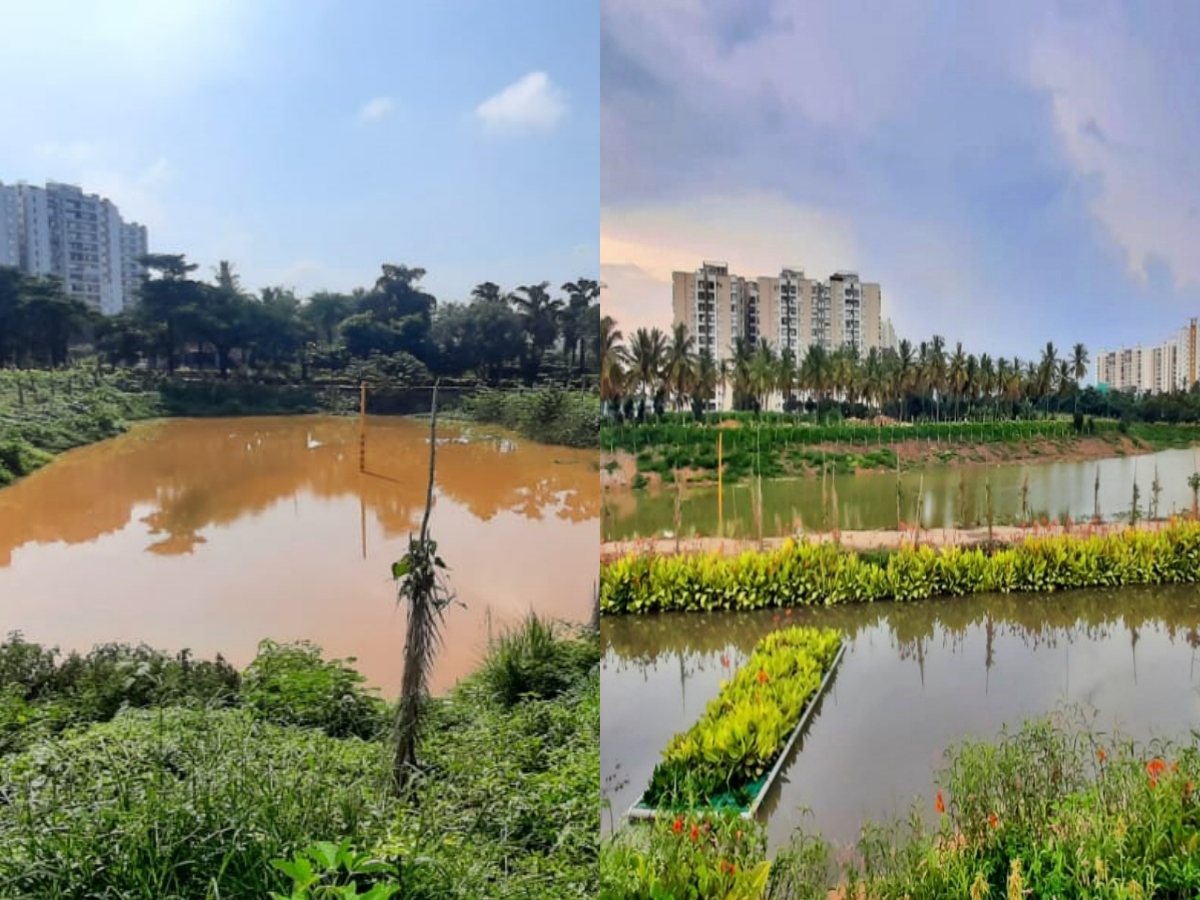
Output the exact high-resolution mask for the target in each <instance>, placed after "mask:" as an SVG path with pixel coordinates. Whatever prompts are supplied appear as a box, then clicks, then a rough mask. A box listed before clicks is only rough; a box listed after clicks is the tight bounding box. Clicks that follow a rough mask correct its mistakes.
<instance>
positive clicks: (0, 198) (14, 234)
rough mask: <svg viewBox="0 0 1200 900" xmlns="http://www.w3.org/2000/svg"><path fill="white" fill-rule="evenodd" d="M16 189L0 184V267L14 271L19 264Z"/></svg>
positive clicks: (19, 247)
mask: <svg viewBox="0 0 1200 900" xmlns="http://www.w3.org/2000/svg"><path fill="white" fill-rule="evenodd" d="M17 203H18V200H17V189H16V188H15V187H5V186H4V185H2V184H0V266H8V267H9V268H12V269H15V268H17V267H18V266H19V265H20V263H21V245H20V242H19V241H18V239H17V238H18V231H17V221H18V219H17Z"/></svg>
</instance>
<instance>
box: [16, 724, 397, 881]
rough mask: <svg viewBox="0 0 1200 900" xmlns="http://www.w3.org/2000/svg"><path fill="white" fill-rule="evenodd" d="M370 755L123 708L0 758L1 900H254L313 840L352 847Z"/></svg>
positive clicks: (362, 748)
mask: <svg viewBox="0 0 1200 900" xmlns="http://www.w3.org/2000/svg"><path fill="white" fill-rule="evenodd" d="M379 751H380V748H379V747H378V746H377V745H371V744H365V743H362V742H359V741H338V740H333V739H331V738H329V737H326V736H325V735H322V734H320V733H319V732H317V731H312V730H309V731H304V730H296V729H291V730H289V729H282V728H278V727H276V726H271V725H264V724H263V723H261V722H257V721H255V720H254V718H253V717H251V716H250V715H248V714H247V713H245V712H244V711H240V710H203V709H197V710H185V709H169V710H157V711H131V712H126V713H123V714H122V715H120V716H119V717H117V718H116V719H115V720H114V721H112V722H108V723H105V724H101V725H94V726H92V727H90V728H89V729H87V730H86V731H82V732H79V733H76V734H72V735H68V736H64V737H63V738H60V739H59V740H56V741H51V742H46V743H43V744H40V745H39V746H38V747H37V748H36V749H35V750H32V751H30V752H28V753H24V754H21V755H19V756H15V757H10V758H9V759H7V760H0V784H3V785H4V796H5V799H6V802H5V803H4V804H0V846H2V847H3V850H4V852H3V853H0V895H2V896H21V897H47V898H50V897H85V896H86V897H102V896H104V897H131V898H133V897H146V898H150V897H164V898H165V897H206V896H221V897H263V896H266V895H267V893H268V892H269V891H270V890H272V889H282V888H283V886H284V884H283V882H284V879H283V876H282V874H281V873H279V872H278V871H276V870H274V869H272V868H271V867H270V861H271V860H272V859H275V858H278V857H280V856H285V855H287V854H289V853H291V852H292V851H293V850H294V849H296V848H297V847H299V846H302V845H304V844H306V843H308V842H309V841H310V840H312V839H313V836H314V835H325V834H336V835H344V836H346V837H347V838H350V839H352V840H360V841H361V840H364V839H365V837H366V835H367V834H368V833H371V832H372V831H373V829H374V827H375V823H376V822H377V819H378V816H379V809H378V808H377V801H376V799H375V798H377V797H379V796H380V795H381V791H380V785H381V784H382V783H383V776H384V768H383V765H382V763H383V759H382V756H381V753H380V752H379Z"/></svg>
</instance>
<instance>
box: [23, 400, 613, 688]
mask: <svg viewBox="0 0 1200 900" xmlns="http://www.w3.org/2000/svg"><path fill="white" fill-rule="evenodd" d="M428 435H429V426H428V423H423V422H419V421H412V420H407V419H399V418H393V419H372V420H371V421H370V429H369V436H368V442H367V448H368V449H367V469H368V473H369V474H361V473H360V472H359V471H358V424H357V420H354V419H345V418H335V417H323V416H311V417H309V416H304V417H289V418H245V419H208V420H172V421H165V422H158V423H147V424H142V425H139V426H137V427H135V428H134V429H133V430H132V431H131V432H129V433H128V434H126V435H124V436H122V437H120V438H117V439H115V440H111V441H105V442H103V443H100V444H95V445H92V446H89V447H84V448H81V449H79V450H75V451H72V452H70V453H68V454H65V455H64V456H63V457H61V458H60V459H58V460H57V461H55V462H54V463H52V464H51V465H50V466H48V467H46V468H45V469H42V470H41V471H39V472H36V473H34V474H33V475H32V476H30V477H29V478H26V479H24V480H22V481H20V482H18V483H17V484H15V485H13V486H11V487H8V488H5V489H4V490H0V633H2V632H8V631H12V630H20V631H22V632H24V634H25V636H26V638H27V639H29V640H33V641H38V642H42V643H45V644H48V645H55V644H56V645H58V646H60V647H61V648H63V649H64V650H68V649H80V650H86V649H89V648H90V647H92V646H93V645H94V644H96V643H100V642H106V641H126V642H133V643H137V642H144V643H147V644H149V645H151V646H154V647H157V648H160V649H164V650H169V651H174V650H179V649H182V648H184V647H188V648H191V649H192V650H193V651H194V652H195V654H196V655H198V656H201V657H211V656H212V655H213V654H215V653H218V652H220V653H222V654H224V655H225V657H226V658H227V659H229V660H230V661H231V662H233V663H234V664H235V665H243V664H245V663H247V662H248V661H249V660H250V659H252V658H253V656H254V652H255V647H256V645H257V642H258V641H259V640H260V639H262V638H273V639H275V640H280V641H285V640H296V639H311V640H314V641H316V642H317V643H319V644H320V645H321V646H322V647H323V648H324V649H325V651H326V654H327V655H329V656H337V657H347V656H354V657H357V659H358V663H357V666H358V668H359V669H360V671H362V672H363V674H364V675H366V676H367V677H368V679H369V680H370V681H371V683H373V684H375V685H377V686H379V687H381V688H383V689H384V691H385V692H386V693H388V694H389V695H390V694H392V693H394V692H395V691H396V690H397V689H398V687H399V683H400V674H401V666H400V659H401V656H402V653H403V644H404V616H403V613H402V612H401V611H400V610H398V609H397V607H396V594H395V586H394V584H393V582H392V579H391V575H390V569H391V564H392V562H393V561H394V560H396V559H397V558H399V557H400V556H401V555H402V554H403V553H404V552H405V550H406V548H407V540H408V535H409V534H410V533H411V532H415V531H417V530H418V529H419V527H420V519H421V514H422V511H423V508H424V503H425V489H426V480H427V478H428V466H429V462H428ZM439 436H440V437H443V438H446V439H447V440H446V441H445V442H440V443H439V450H438V456H437V490H436V495H435V496H436V499H435V507H434V512H433V516H432V520H431V530H432V533H433V536H434V538H435V539H436V540H437V541H438V544H439V553H440V555H441V556H443V557H444V558H445V559H446V561H447V563H448V564H449V565H450V567H451V572H450V576H451V584H452V586H453V588H454V589H455V591H456V592H457V595H458V598H459V599H460V600H461V601H462V602H463V603H464V604H465V605H466V609H462V608H460V607H457V606H455V607H451V608H450V609H448V610H447V612H446V625H445V629H444V635H445V647H444V648H443V649H442V651H441V653H440V655H439V658H438V662H437V665H436V668H435V670H434V672H433V678H432V688H433V690H435V691H438V692H440V691H444V690H445V689H447V688H448V687H450V686H451V685H452V684H453V683H454V681H455V680H457V679H458V678H459V677H461V676H462V675H464V674H466V673H468V672H469V671H471V670H472V669H474V668H475V667H476V665H477V664H478V662H479V660H480V658H481V657H482V655H483V652H484V650H485V648H486V645H487V640H488V635H489V633H493V634H494V633H498V632H499V630H500V629H501V628H503V627H505V626H506V625H508V624H512V623H515V622H518V621H519V620H520V619H521V618H522V617H523V616H524V615H525V614H526V613H527V612H528V611H530V610H534V611H537V612H538V613H540V614H542V615H545V616H550V617H555V618H561V619H565V620H571V621H575V622H581V621H586V620H587V619H588V618H589V617H590V614H591V602H592V588H593V585H594V583H595V580H596V577H597V551H596V546H597V542H598V539H599V511H600V502H599V476H598V472H597V468H596V465H597V463H596V454H595V452H587V451H580V450H571V449H565V448H559V447H545V446H540V445H537V444H534V443H532V442H528V441H524V440H520V439H517V438H513V437H511V436H504V435H502V434H500V433H498V432H497V431H496V430H494V429H485V428H476V427H464V426H456V425H449V424H447V425H444V426H443V425H439Z"/></svg>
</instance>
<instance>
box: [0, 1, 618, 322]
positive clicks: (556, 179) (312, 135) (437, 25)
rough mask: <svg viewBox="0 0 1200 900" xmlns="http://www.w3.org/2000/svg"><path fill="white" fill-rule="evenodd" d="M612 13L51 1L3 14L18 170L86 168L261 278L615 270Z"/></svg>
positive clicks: (95, 187)
mask: <svg viewBox="0 0 1200 900" xmlns="http://www.w3.org/2000/svg"><path fill="white" fill-rule="evenodd" d="M598 21H599V10H598V7H597V6H596V5H595V4H594V3H562V2H555V0H505V2H504V3H498V2H492V0H405V2H398V0H356V2H336V0H254V2H246V0H171V2H169V3H164V2H161V0H108V2H97V0H38V2H37V3H24V4H18V3H8V4H5V9H4V12H3V27H2V28H0V83H2V84H4V85H5V88H4V90H2V91H0V122H4V123H5V126H4V137H3V140H0V181H4V182H7V183H11V182H14V181H17V180H20V179H25V180H27V181H30V182H32V183H42V182H44V181H45V180H47V179H55V180H60V181H68V182H74V183H78V184H80V185H82V186H83V187H84V189H85V190H88V191H91V192H98V193H101V194H104V195H106V196H108V197H110V198H111V199H112V200H113V201H114V202H115V203H117V204H118V206H119V207H120V208H121V211H122V214H123V215H124V216H125V217H126V218H133V219H138V220H140V221H142V222H144V223H146V224H147V225H148V226H149V229H150V243H151V249H152V250H154V251H159V252H183V253H186V254H187V255H188V256H189V258H190V259H192V261H194V262H197V263H200V264H201V266H202V270H201V271H202V272H203V273H204V274H206V275H208V274H211V269H212V267H214V266H215V265H216V263H217V262H218V260H221V259H229V260H231V261H233V262H234V263H235V265H236V267H237V269H238V271H239V272H240V273H241V274H242V278H243V283H244V284H245V285H246V286H247V287H250V288H258V287H261V286H264V285H276V284H280V285H287V286H293V287H296V288H297V289H299V290H300V291H302V292H304V293H308V292H311V291H314V290H319V289H324V288H328V289H335V290H348V289H350V288H352V287H354V286H357V285H369V284H371V283H372V282H373V281H374V279H375V277H376V275H377V274H378V272H379V266H380V264H381V263H383V262H394V263H401V264H406V265H412V266H421V267H423V268H425V269H427V270H428V275H427V277H426V281H425V283H426V285H427V287H429V288H430V289H431V290H432V291H433V292H434V293H435V294H436V295H437V296H438V297H439V298H441V299H443V300H455V299H463V298H465V297H466V296H467V294H468V293H469V291H470V289H471V287H473V286H474V285H475V284H477V283H479V282H481V281H485V280H491V281H495V282H498V283H500V284H501V285H502V286H504V287H506V288H513V287H516V286H517V285H519V284H526V283H530V282H538V281H542V280H549V281H551V282H552V283H553V284H554V285H555V286H556V287H557V286H558V285H559V284H561V283H562V282H563V281H566V280H569V279H571V278H574V277H577V276H588V277H593V278H594V277H596V275H597V271H598V266H599V249H598V246H597V233H598V228H597V204H598V198H599V190H600V188H599V141H600V138H599V44H598Z"/></svg>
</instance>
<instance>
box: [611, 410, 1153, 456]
mask: <svg viewBox="0 0 1200 900" xmlns="http://www.w3.org/2000/svg"><path fill="white" fill-rule="evenodd" d="M738 421H739V423H740V424H741V427H739V428H718V427H716V426H715V425H710V424H698V423H695V422H691V423H686V422H675V423H667V424H646V425H635V424H621V425H611V424H605V425H604V426H603V428H602V429H601V434H600V440H601V446H602V447H603V448H604V449H605V450H625V451H626V452H629V453H635V454H636V453H639V452H641V451H642V450H644V449H646V448H647V447H660V446H663V447H666V446H669V447H681V448H682V447H689V448H697V449H701V448H702V449H703V450H706V451H711V454H712V455H713V457H714V458H715V456H716V448H717V435H718V434H722V435H723V437H722V444H723V447H722V450H723V452H724V453H725V454H730V453H738V452H754V451H757V452H761V453H764V454H766V453H772V454H773V453H778V452H780V451H782V450H784V449H786V448H789V447H796V446H801V447H803V446H810V447H811V446H817V445H822V444H835V445H841V444H845V445H848V446H851V447H854V446H858V447H864V448H870V447H878V446H880V445H883V444H895V443H901V442H904V441H916V440H919V441H928V442H933V443H937V442H941V443H949V444H969V443H988V444H990V443H1003V442H1009V441H1022V440H1060V439H1064V438H1069V437H1072V436H1073V435H1074V434H1075V429H1074V426H1073V425H1072V424H1071V422H1069V421H1062V420H1056V419H1048V420H1047V419H1038V420H1029V421H1001V422H918V423H915V424H910V425H866V424H862V425H849V424H848V425H813V424H810V423H808V422H805V421H802V420H798V419H796V418H794V417H787V416H784V415H782V414H778V415H775V416H770V415H767V414H764V416H763V418H762V420H761V421H759V422H757V423H756V422H754V420H753V419H747V418H745V414H742V418H741V419H739V420H738ZM1171 427H1172V426H1160V428H1162V429H1164V430H1169V429H1170V428H1171ZM1117 428H1118V423H1117V422H1116V421H1096V422H1095V432H1096V433H1098V434H1113V433H1116V431H1117Z"/></svg>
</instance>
